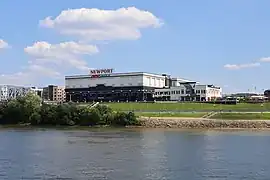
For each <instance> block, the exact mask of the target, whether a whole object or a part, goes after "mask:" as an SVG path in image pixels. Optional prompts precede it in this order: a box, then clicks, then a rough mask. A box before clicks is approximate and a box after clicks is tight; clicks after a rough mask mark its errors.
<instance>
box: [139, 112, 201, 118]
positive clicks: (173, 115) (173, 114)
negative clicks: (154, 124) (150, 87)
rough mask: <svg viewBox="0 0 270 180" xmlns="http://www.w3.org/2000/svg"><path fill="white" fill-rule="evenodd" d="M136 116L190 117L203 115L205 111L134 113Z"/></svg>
mask: <svg viewBox="0 0 270 180" xmlns="http://www.w3.org/2000/svg"><path fill="white" fill-rule="evenodd" d="M135 114H136V115H137V116H144V117H191V118H199V117H203V116H204V115H205V114H206V113H143V112H140V113H135Z"/></svg>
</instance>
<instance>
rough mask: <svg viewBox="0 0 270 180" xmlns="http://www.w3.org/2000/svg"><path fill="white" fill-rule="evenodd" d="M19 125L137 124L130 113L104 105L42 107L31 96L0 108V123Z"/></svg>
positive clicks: (43, 105) (38, 98) (38, 99)
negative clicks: (116, 110)
mask: <svg viewBox="0 0 270 180" xmlns="http://www.w3.org/2000/svg"><path fill="white" fill-rule="evenodd" d="M20 123H22V124H26V123H27V124H31V125H70V126H72V125H81V126H95V125H114V126H127V125H139V122H138V120H137V118H136V116H135V115H134V113H132V112H130V113H125V112H115V111H113V110H112V109H111V108H110V107H108V106H105V105H97V106H95V107H90V106H78V105H75V104H73V103H68V104H61V105H51V104H43V103H42V102H41V99H40V97H38V96H36V95H34V94H31V93H29V94H27V95H26V96H24V97H19V98H17V99H14V100H11V101H8V102H5V103H2V104H1V105H0V124H20Z"/></svg>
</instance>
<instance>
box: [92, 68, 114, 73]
mask: <svg viewBox="0 0 270 180" xmlns="http://www.w3.org/2000/svg"><path fill="white" fill-rule="evenodd" d="M112 72H113V69H112V68H111V69H93V70H90V74H111V73H112Z"/></svg>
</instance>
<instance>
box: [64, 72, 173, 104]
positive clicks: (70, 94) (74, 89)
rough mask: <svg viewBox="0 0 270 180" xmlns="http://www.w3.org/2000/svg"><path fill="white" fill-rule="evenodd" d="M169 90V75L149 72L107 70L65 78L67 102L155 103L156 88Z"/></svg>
mask: <svg viewBox="0 0 270 180" xmlns="http://www.w3.org/2000/svg"><path fill="white" fill-rule="evenodd" d="M168 87H169V77H168V76H167V75H159V74H153V73H145V72H129V73H112V69H104V70H96V71H94V72H93V71H92V72H91V73H90V74H89V75H78V76H66V77H65V90H66V98H67V101H79V102H80V101H95V100H103V101H136V100H137V101H144V100H154V99H153V93H154V90H155V89H157V88H168Z"/></svg>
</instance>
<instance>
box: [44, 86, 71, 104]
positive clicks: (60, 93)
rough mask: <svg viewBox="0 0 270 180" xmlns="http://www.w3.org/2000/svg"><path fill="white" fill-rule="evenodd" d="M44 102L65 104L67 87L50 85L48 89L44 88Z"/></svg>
mask: <svg viewBox="0 0 270 180" xmlns="http://www.w3.org/2000/svg"><path fill="white" fill-rule="evenodd" d="M42 97H43V100H45V101H54V102H65V101H66V93H65V87H62V86H55V85H49V86H48V87H45V88H43V96H42Z"/></svg>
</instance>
